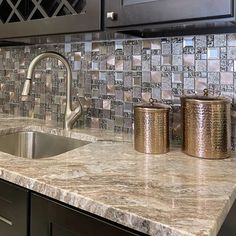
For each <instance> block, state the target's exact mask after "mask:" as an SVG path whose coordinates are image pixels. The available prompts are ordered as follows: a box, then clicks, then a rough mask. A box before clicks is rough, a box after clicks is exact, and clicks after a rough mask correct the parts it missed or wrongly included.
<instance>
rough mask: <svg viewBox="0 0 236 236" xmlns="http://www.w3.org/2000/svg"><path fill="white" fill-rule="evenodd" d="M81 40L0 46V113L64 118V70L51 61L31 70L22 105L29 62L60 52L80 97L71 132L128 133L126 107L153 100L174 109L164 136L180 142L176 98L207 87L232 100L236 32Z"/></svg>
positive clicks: (235, 93)
mask: <svg viewBox="0 0 236 236" xmlns="http://www.w3.org/2000/svg"><path fill="white" fill-rule="evenodd" d="M87 37H88V41H86V42H77V43H69V41H68V42H66V43H65V44H59V45H56V44H50V45H40V46H37V45H36V46H34V45H32V46H26V47H9V48H2V49H0V112H5V113H9V114H15V115H21V116H30V117H35V118H39V119H46V120H53V121H58V122H61V121H62V120H63V113H64V110H65V76H66V73H65V70H64V67H63V65H62V64H61V63H60V62H58V61H57V60H53V59H46V60H43V61H42V62H41V63H40V64H39V65H38V66H37V68H36V72H35V76H34V79H33V84H32V91H31V95H30V96H29V97H28V98H27V99H26V100H25V101H22V100H21V91H22V88H23V83H24V80H25V76H26V72H27V68H28V65H29V63H30V62H31V60H32V59H33V58H34V57H35V56H36V55H38V54H39V53H41V52H45V51H47V50H54V51H57V52H59V53H62V54H63V55H64V56H65V57H66V58H67V59H68V60H69V63H70V64H71V67H72V70H73V71H72V78H73V81H72V101H73V106H74V107H75V106H76V104H77V102H78V99H80V101H81V103H82V106H83V110H84V114H83V116H82V117H81V118H80V120H79V121H78V122H77V126H78V127H93V128H101V129H113V130H115V131H117V132H121V131H123V132H132V127H133V106H134V105H135V104H137V103H141V102H148V101H149V99H150V98H151V97H153V98H155V99H157V100H158V101H163V102H166V103H168V104H172V105H173V112H172V113H171V131H172V132H171V137H172V138H173V139H174V140H176V141H180V140H181V128H180V122H181V116H180V109H179V105H180V99H179V97H180V96H181V95H182V94H194V93H195V92H197V93H201V92H202V90H203V89H204V88H206V87H208V88H209V89H212V90H214V91H220V92H221V93H222V94H223V95H225V96H230V97H231V98H232V101H233V103H235V101H236V89H235V82H236V34H228V35H225V34H218V35H196V36H185V37H172V38H156V39H143V40H142V39H132V40H130V39H129V40H125V39H124V40H112V41H94V42H93V41H89V34H87ZM234 139H235V138H234ZM235 140H236V139H235ZM235 142H236V141H235ZM233 146H236V145H235V144H233Z"/></svg>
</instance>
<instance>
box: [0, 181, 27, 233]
mask: <svg viewBox="0 0 236 236" xmlns="http://www.w3.org/2000/svg"><path fill="white" fill-rule="evenodd" d="M28 199H29V193H28V191H27V190H25V189H23V188H20V187H18V186H16V185H14V184H10V183H8V182H5V181H2V180H0V235H1V236H27V235H28V226H27V224H28V216H27V214H28Z"/></svg>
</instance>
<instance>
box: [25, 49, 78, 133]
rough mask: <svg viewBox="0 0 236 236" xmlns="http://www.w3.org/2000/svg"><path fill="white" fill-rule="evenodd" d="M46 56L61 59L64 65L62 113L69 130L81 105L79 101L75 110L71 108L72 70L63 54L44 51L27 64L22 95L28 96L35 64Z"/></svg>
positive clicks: (76, 117) (65, 126) (65, 125)
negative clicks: (64, 85)
mask: <svg viewBox="0 0 236 236" xmlns="http://www.w3.org/2000/svg"><path fill="white" fill-rule="evenodd" d="M47 57H51V58H56V59H57V60H59V61H61V62H62V63H63V64H64V66H65V67H66V72H67V78H66V79H67V81H66V110H65V115H64V129H66V130H69V129H71V128H72V126H73V124H74V123H75V121H76V120H77V119H78V118H79V117H80V116H81V114H82V106H81V103H80V101H79V106H78V107H77V108H76V109H75V110H72V103H71V81H72V72H71V68H70V65H69V63H68V61H67V59H66V58H65V57H64V56H62V55H61V54H59V53H56V52H44V53H41V54H39V55H38V56H36V57H35V58H34V59H33V60H32V61H31V63H30V65H29V68H28V72H27V77H26V81H25V83H24V87H23V91H22V96H28V95H29V94H30V87H31V80H32V76H33V72H34V69H35V66H36V65H37V63H38V62H39V61H41V60H42V59H45V58H47Z"/></svg>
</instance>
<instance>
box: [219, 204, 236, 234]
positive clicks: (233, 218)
mask: <svg viewBox="0 0 236 236" xmlns="http://www.w3.org/2000/svg"><path fill="white" fill-rule="evenodd" d="M235 235H236V201H235V202H234V204H233V206H232V207H231V209H230V211H229V213H228V215H227V217H226V219H225V221H224V223H223V225H222V226H221V229H220V231H219V233H218V235H217V236H235Z"/></svg>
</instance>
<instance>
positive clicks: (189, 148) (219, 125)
mask: <svg viewBox="0 0 236 236" xmlns="http://www.w3.org/2000/svg"><path fill="white" fill-rule="evenodd" d="M181 105H182V122H183V123H182V128H183V145H182V150H183V152H184V153H186V154H188V155H191V156H194V157H200V158H205V159H223V158H227V157H229V156H230V153H231V127H230V125H231V124H230V107H231V105H230V99H228V98H225V97H220V96H218V97H216V96H208V95H207V94H205V95H203V96H183V97H182V98H181Z"/></svg>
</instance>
